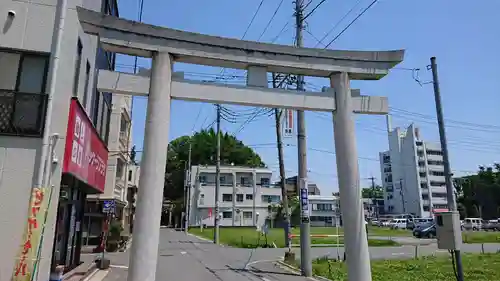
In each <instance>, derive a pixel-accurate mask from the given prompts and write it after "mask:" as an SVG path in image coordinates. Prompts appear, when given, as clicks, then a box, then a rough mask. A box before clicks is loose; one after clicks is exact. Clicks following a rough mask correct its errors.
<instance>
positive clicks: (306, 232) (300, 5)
mask: <svg viewBox="0 0 500 281" xmlns="http://www.w3.org/2000/svg"><path fill="white" fill-rule="evenodd" d="M295 22H296V26H297V29H296V35H295V40H296V42H295V43H296V44H295V45H296V46H297V48H301V47H302V30H303V29H304V0H295ZM303 83H304V77H303V76H302V75H297V91H303V90H304V88H303V87H304V84H303ZM305 119H306V118H305V113H304V111H303V110H297V147H298V156H299V159H298V162H299V167H298V170H299V171H298V179H297V184H298V186H299V192H298V194H299V196H300V206H301V221H300V269H301V272H302V275H304V276H307V277H311V276H312V262H311V237H310V232H311V229H310V228H311V226H310V221H309V200H308V190H307V150H306V149H307V148H306V124H305V123H306V120H305Z"/></svg>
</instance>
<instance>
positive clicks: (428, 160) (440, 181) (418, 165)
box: [380, 119, 448, 217]
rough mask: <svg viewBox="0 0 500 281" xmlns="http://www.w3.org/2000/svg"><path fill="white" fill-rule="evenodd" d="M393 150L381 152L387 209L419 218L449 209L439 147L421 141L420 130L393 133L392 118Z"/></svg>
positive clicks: (391, 142)
mask: <svg viewBox="0 0 500 281" xmlns="http://www.w3.org/2000/svg"><path fill="white" fill-rule="evenodd" d="M388 129H389V130H388V131H389V151H385V152H381V153H380V172H381V177H382V184H383V187H384V199H385V204H384V205H385V210H386V212H387V213H391V214H403V213H410V214H414V215H416V216H419V217H429V216H432V214H433V212H437V211H443V210H444V209H447V208H448V202H447V199H446V187H445V177H444V164H443V156H442V152H441V147H440V145H439V144H435V143H429V142H425V141H423V140H422V139H420V136H419V130H418V128H415V127H414V125H413V124H412V125H410V126H409V127H408V128H407V129H406V131H402V130H401V129H400V128H395V129H394V130H392V129H391V128H390V119H388Z"/></svg>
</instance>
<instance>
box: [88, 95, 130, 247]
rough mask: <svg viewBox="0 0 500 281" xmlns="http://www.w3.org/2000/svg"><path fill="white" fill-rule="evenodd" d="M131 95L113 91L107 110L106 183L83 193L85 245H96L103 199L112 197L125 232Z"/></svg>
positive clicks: (104, 215)
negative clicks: (97, 191)
mask: <svg viewBox="0 0 500 281" xmlns="http://www.w3.org/2000/svg"><path fill="white" fill-rule="evenodd" d="M131 107H132V97H131V96H125V95H113V102H112V106H111V114H110V118H109V138H108V150H109V153H108V155H109V158H108V167H107V172H106V175H107V176H106V184H105V187H104V193H102V194H95V195H94V194H92V195H88V196H87V202H86V210H85V217H84V223H83V231H84V235H83V236H84V237H86V245H89V244H92V245H97V244H98V243H100V241H99V236H100V235H101V233H102V226H103V223H104V220H105V219H106V214H105V213H103V212H102V206H103V202H104V201H107V200H114V201H115V217H116V218H118V219H120V220H121V221H122V222H123V227H124V230H125V232H128V231H129V229H128V225H129V224H128V223H127V222H128V221H129V214H128V212H127V211H128V209H127V208H125V207H126V206H127V205H128V203H127V191H128V188H126V187H125V185H126V183H127V182H128V180H127V179H126V176H128V174H127V173H126V169H127V166H128V164H127V163H129V164H130V153H129V151H130V149H131V147H132V137H131V136H132V130H131V127H132V119H131V114H130V112H131Z"/></svg>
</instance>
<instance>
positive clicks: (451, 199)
mask: <svg viewBox="0 0 500 281" xmlns="http://www.w3.org/2000/svg"><path fill="white" fill-rule="evenodd" d="M431 70H432V82H433V83H432V84H433V85H434V99H435V102H436V115H437V121H438V126H439V139H440V141H441V150H442V151H443V162H444V175H445V180H446V194H447V197H448V198H447V199H448V207H449V209H450V211H453V212H456V211H457V204H456V202H455V196H454V194H453V185H452V182H451V176H452V174H451V169H450V160H449V157H448V143H447V141H446V130H445V127H444V118H443V107H442V104H441V93H440V91H439V79H438V73H437V64H436V58H435V57H432V58H431ZM452 222H453V223H455V221H454V220H452ZM455 229H457V227H456V226H455V225H454V226H453V230H455ZM453 253H454V255H455V263H456V265H457V280H458V281H463V280H464V272H463V266H462V257H461V254H460V250H454V251H453Z"/></svg>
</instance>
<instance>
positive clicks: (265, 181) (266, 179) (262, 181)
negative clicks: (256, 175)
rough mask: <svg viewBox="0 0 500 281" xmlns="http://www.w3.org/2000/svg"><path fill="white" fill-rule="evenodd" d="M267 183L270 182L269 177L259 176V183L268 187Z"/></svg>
mask: <svg viewBox="0 0 500 281" xmlns="http://www.w3.org/2000/svg"><path fill="white" fill-rule="evenodd" d="M269 183H270V179H269V178H261V179H260V185H261V186H265V187H269Z"/></svg>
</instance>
